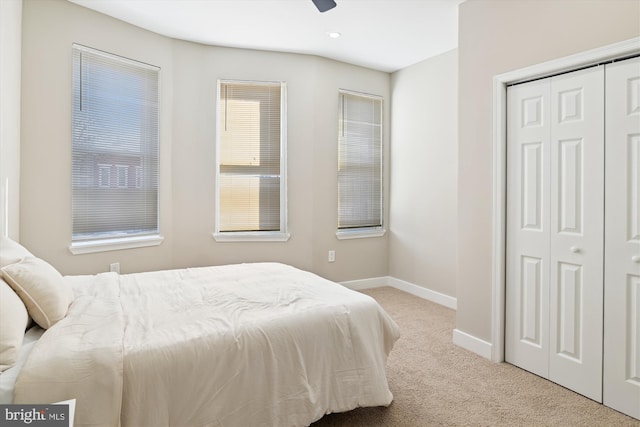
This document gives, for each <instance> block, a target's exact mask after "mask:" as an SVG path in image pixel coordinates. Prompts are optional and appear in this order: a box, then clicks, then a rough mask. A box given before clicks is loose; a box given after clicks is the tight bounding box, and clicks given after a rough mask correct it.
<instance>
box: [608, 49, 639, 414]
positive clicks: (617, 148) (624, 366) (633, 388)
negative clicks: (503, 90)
mask: <svg viewBox="0 0 640 427" xmlns="http://www.w3.org/2000/svg"><path fill="white" fill-rule="evenodd" d="M606 85H607V95H606V97H607V99H606V117H607V135H606V137H607V152H606V192H607V193H606V194H607V203H606V212H605V216H606V235H605V307H604V317H605V321H604V323H605V330H604V403H605V404H606V405H607V406H610V407H612V408H614V409H617V410H618V411H621V412H624V413H626V414H628V415H630V416H632V417H635V418H640V59H638V58H636V59H630V60H626V61H621V62H618V63H614V64H611V65H607V69H606Z"/></svg>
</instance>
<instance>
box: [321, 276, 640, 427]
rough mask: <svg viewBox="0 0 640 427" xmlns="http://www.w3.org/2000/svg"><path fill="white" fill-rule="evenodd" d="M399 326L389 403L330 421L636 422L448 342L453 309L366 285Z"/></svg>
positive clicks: (324, 422)
mask: <svg viewBox="0 0 640 427" xmlns="http://www.w3.org/2000/svg"><path fill="white" fill-rule="evenodd" d="M364 293H366V294H369V295H371V296H372V297H374V298H375V299H376V300H378V302H380V304H381V305H382V306H383V307H384V308H385V310H386V311H387V312H388V313H389V314H390V315H391V317H393V318H394V319H395V321H396V322H397V323H398V325H399V326H400V330H401V333H402V336H401V338H400V339H399V340H398V342H397V343H396V345H395V347H394V349H393V350H392V352H391V354H390V356H389V360H388V362H387V367H388V377H389V387H390V388H391V391H392V392H393V395H394V401H393V403H392V404H391V405H390V406H389V407H387V408H360V409H356V410H354V411H350V412H346V413H341V414H330V415H326V416H325V417H323V418H322V419H321V420H319V421H318V422H316V423H314V424H312V427H329V426H334V427H335V426H362V427H365V426H366V427H377V426H398V427H400V426H416V427H418V426H634V427H640V421H638V420H635V419H633V418H630V417H627V416H626V415H623V414H621V413H619V412H616V411H614V410H612V409H609V408H607V407H606V406H603V405H601V404H599V403H596V402H594V401H592V400H589V399H587V398H585V397H582V396H580V395H578V394H576V393H574V392H572V391H570V390H567V389H565V388H563V387H560V386H558V385H556V384H554V383H552V382H550V381H547V380H544V379H542V378H539V377H537V376H535V375H533V374H530V373H528V372H526V371H524V370H521V369H519V368H516V367H514V366H512V365H509V364H506V363H500V364H495V363H492V362H490V361H488V360H486V359H484V358H482V357H480V356H477V355H476V354H474V353H471V352H469V351H467V350H464V349H462V348H460V347H457V346H455V345H454V344H453V343H452V341H451V336H452V331H453V328H454V327H455V312H454V311H453V310H450V309H448V308H444V307H442V306H440V305H437V304H433V303H430V302H428V301H425V300H423V299H420V298H417V297H414V296H412V295H409V294H406V293H404V292H401V291H398V290H396V289H393V288H386V287H385V288H377V289H370V290H366V291H364Z"/></svg>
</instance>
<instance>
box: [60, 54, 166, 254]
mask: <svg viewBox="0 0 640 427" xmlns="http://www.w3.org/2000/svg"><path fill="white" fill-rule="evenodd" d="M76 50H77V51H79V52H81V53H82V52H87V53H90V54H93V55H98V56H102V57H104V58H108V59H110V60H113V61H119V62H122V63H126V64H130V65H135V66H136V67H140V68H145V69H149V70H154V71H156V72H157V112H156V114H157V118H156V123H157V132H156V135H157V137H156V138H157V141H156V150H157V160H156V161H157V165H156V168H157V177H156V179H157V184H156V185H157V199H156V204H157V207H156V212H157V215H156V218H155V219H156V224H157V225H156V230H155V232H151V233H141V234H132V235H126V234H122V233H115V232H114V233H111V235H109V233H108V232H105V233H101V234H99V235H96V237H95V238H83V239H77V238H76V239H75V240H74V235H73V221H74V220H73V201H72V206H71V209H72V217H71V227H72V234H71V244H70V245H69V251H70V252H71V253H72V254H73V255H80V254H87V253H96V252H105V251H114V250H124V249H132V248H142V247H150V246H158V245H160V244H161V243H162V242H163V241H164V237H163V236H162V234H161V228H160V227H161V221H160V217H161V212H160V206H161V205H160V198H161V192H160V176H161V175H160V167H161V161H160V141H161V136H160V131H161V124H160V117H161V113H160V108H161V88H162V84H161V83H162V82H161V77H162V75H161V68H160V67H157V66H154V65H150V64H147V63H144V62H141V61H137V60H133V59H130V58H127V57H124V56H121V55H117V54H113V53H109V52H105V51H102V50H99V49H94V48H91V47H87V46H84V45H81V44H77V43H73V44H72V58H73V57H74V53H73V52H74V51H76ZM75 73H76V70H75V68H73V60H72V74H71V76H72V84H71V96H72V99H73V97H75V83H73V81H74V79H75V78H76V77H75ZM71 108H72V112H71V133H72V134H73V129H74V123H73V120H74V119H73V117H74V113H73V108H74V103H73V102H72V103H71ZM73 153H74V143H73V135H72V136H71V154H72V159H71V168H72V169H71V175H72V176H71V179H72V185H71V194H72V200H73V194H74V193H73V192H74V190H73V168H74V161H73ZM101 166H106V165H101ZM101 172H102V170H98V186H99V187H100V188H107V187H106V186H102V185H101V181H100V180H101V178H102V176H101V175H102V174H101ZM112 173H113V171H111V170H110V171H109V175H108V180H109V187H111V184H112V181H113V176H112ZM115 179H116V180H118V179H119V176H118V171H117V168H116V176H115ZM116 184H118V183H117V182H116ZM116 187H117V186H116ZM136 188H138V187H137V186H136Z"/></svg>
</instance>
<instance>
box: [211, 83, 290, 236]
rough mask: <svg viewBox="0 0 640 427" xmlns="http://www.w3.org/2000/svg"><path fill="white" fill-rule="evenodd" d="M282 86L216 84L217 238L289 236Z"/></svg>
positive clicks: (284, 115) (283, 90)
mask: <svg viewBox="0 0 640 427" xmlns="http://www.w3.org/2000/svg"><path fill="white" fill-rule="evenodd" d="M285 99H286V85H285V84H284V83H280V82H275V83H274V82H240V81H219V82H218V138H217V162H218V164H217V180H216V182H217V187H216V189H217V193H216V194H217V210H218V214H217V215H216V232H215V233H214V237H215V238H216V240H220V241H224V240H233V241H235V240H271V241H283V240H287V239H288V238H289V236H288V234H287V230H286V179H285V170H286V159H285V156H284V153H285V152H286V150H285V141H286V138H285V134H286V126H285V124H284V123H285V117H286V114H285V105H286V102H285Z"/></svg>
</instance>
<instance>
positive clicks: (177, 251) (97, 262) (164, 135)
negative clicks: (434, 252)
mask: <svg viewBox="0 0 640 427" xmlns="http://www.w3.org/2000/svg"><path fill="white" fill-rule="evenodd" d="M0 1H1V0H0ZM23 38H24V43H23V57H22V65H23V68H22V69H23V73H22V77H23V91H22V102H23V109H22V157H23V158H22V180H23V181H22V189H21V194H22V203H21V227H20V230H21V241H22V243H23V244H25V246H27V247H28V248H29V249H31V250H32V251H33V252H34V253H35V254H36V255H39V256H41V257H42V258H44V259H46V260H48V261H49V262H51V263H52V264H53V265H54V266H56V267H57V268H58V269H60V271H61V272H63V273H65V274H83V273H95V272H98V271H105V270H107V269H108V266H109V264H110V263H112V262H120V263H121V271H122V272H134V271H144V270H152V269H163V268H178V267H186V266H196V265H213V264H226V263H234V262H250V261H281V262H286V263H289V264H292V265H295V266H298V267H301V268H304V269H308V270H312V271H314V272H316V273H318V274H321V275H323V276H325V277H327V278H330V279H333V280H340V281H342V280H352V279H361V278H369V277H377V276H384V275H386V274H387V256H388V253H387V249H388V244H387V240H388V239H387V237H383V238H373V239H359V241H338V240H337V239H336V237H335V231H336V224H337V220H336V217H337V184H336V176H337V170H336V169H337V154H336V153H337V151H336V150H337V148H336V147H337V134H338V129H337V117H338V89H339V88H347V89H352V90H358V91H363V92H369V93H374V94H377V95H381V96H383V97H384V98H385V100H388V99H389V87H390V77H389V74H387V73H382V72H378V71H373V70H369V69H365V68H361V67H356V66H351V65H347V64H343V63H339V62H335V61H331V60H327V59H322V58H318V57H314V56H307V55H296V54H286V53H276V52H261V51H252V50H244V49H233V48H222V47H214V46H205V45H200V44H196V43H190V42H184V41H178V40H173V39H170V38H167V37H163V36H159V35H157V34H153V33H150V32H148V31H145V30H142V29H140V28H137V27H134V26H131V25H129V24H125V23H123V22H121V21H118V20H116V19H113V18H110V17H108V16H105V15H101V14H99V13H96V12H93V11H90V10H88V9H85V8H82V7H80V6H77V5H75V4H72V3H69V2H67V1H64V0H47V1H41V0H25V2H24V11H23ZM74 42H75V43H80V44H83V45H87V46H90V47H94V48H97V49H101V50H105V51H108V52H111V53H115V54H118V55H123V56H126V57H130V58H133V59H137V60H141V61H144V62H148V63H150V64H154V65H157V66H160V67H161V69H162V71H161V153H160V155H161V170H160V185H161V232H162V234H163V235H164V237H165V241H164V242H163V244H162V245H160V246H158V247H153V248H140V249H131V250H126V251H114V252H103V253H98V254H86V255H71V254H70V253H69V251H68V246H69V244H70V238H71V160H70V157H71V156H70V151H71V148H70V147H71V136H70V120H71V117H70V114H71V106H70V102H71V96H70V94H71V44H72V43H74ZM218 79H244V80H284V81H286V82H287V90H288V112H289V114H288V130H287V131H288V142H287V146H288V162H287V165H288V201H289V208H288V214H289V231H290V233H291V239H290V240H289V241H288V242H286V243H280V242H279V243H267V242H263V243H219V242H216V241H214V240H213V237H212V235H211V233H212V232H213V228H214V217H213V215H214V211H215V209H214V207H215V205H214V204H215V200H214V179H215V129H216V128H215V127H216V116H215V101H216V81H217V80H218ZM384 123H385V125H388V123H389V114H388V113H387V114H386V116H385V122H384ZM385 127H386V128H387V129H388V126H385ZM388 140H389V134H388V131H387V132H386V136H385V141H388ZM387 147H388V144H387ZM387 150H388V148H387ZM387 154H388V153H387ZM386 158H387V159H388V155H387V156H386ZM387 161H388V160H387ZM385 168H388V165H387V166H385ZM387 188H388V186H387ZM385 197H386V195H385ZM386 199H387V200H388V197H386ZM387 211H388V209H387ZM329 249H334V250H336V262H335V263H331V264H330V263H328V262H327V258H326V255H327V250H329Z"/></svg>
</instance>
